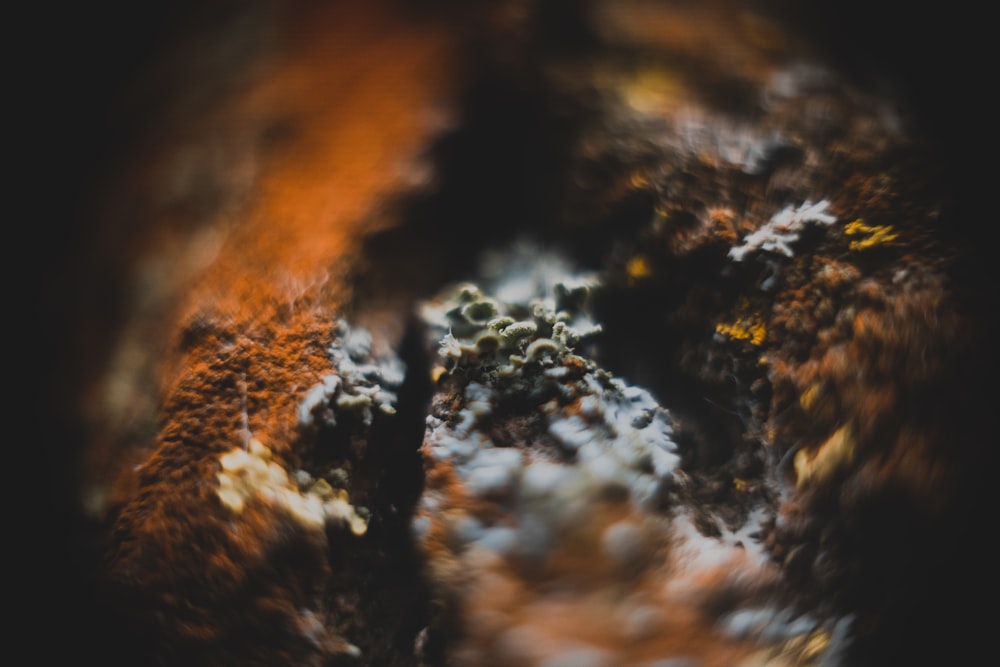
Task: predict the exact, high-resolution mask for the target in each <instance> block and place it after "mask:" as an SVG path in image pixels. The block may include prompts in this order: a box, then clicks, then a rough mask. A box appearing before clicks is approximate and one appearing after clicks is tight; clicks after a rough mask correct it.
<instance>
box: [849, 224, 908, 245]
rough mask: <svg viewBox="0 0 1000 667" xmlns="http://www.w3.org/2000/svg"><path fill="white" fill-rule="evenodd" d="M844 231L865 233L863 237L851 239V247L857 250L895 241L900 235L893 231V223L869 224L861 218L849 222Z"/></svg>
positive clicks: (856, 233)
mask: <svg viewBox="0 0 1000 667" xmlns="http://www.w3.org/2000/svg"><path fill="white" fill-rule="evenodd" d="M844 233H845V234H847V235H848V236H859V235H865V236H864V237H863V238H858V239H855V240H853V241H851V243H850V246H849V247H850V249H851V250H855V251H859V250H868V249H870V248H874V247H875V246H878V245H882V244H885V243H889V242H891V241H895V240H896V239H897V238H898V237H899V234H897V233H896V232H894V231H893V229H892V225H867V224H865V221H864V220H862V219H861V218H858V219H857V220H855V221H854V222H851V223H848V224H847V226H845V227H844Z"/></svg>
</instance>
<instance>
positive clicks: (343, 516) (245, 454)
mask: <svg viewBox="0 0 1000 667" xmlns="http://www.w3.org/2000/svg"><path fill="white" fill-rule="evenodd" d="M219 465H220V467H221V471H220V472H219V474H218V475H217V479H218V483H219V488H218V492H217V493H218V498H219V500H220V501H221V502H222V504H223V505H224V506H225V507H227V508H228V509H229V510H230V511H232V512H234V513H236V514H240V513H242V512H243V511H244V510H245V509H246V508H247V506H248V504H250V503H252V502H259V503H262V504H264V505H266V506H269V507H271V508H273V509H278V510H283V511H286V512H287V513H288V514H289V515H290V516H291V517H292V518H293V519H295V520H296V521H297V522H298V523H299V524H300V525H301V526H303V527H304V528H310V529H321V528H322V527H323V526H324V525H326V524H327V523H329V522H336V523H343V524H346V525H347V526H348V527H349V528H350V529H351V532H352V533H354V534H355V535H363V534H364V533H365V532H366V531H367V530H368V524H367V522H366V521H365V520H364V518H362V517H361V516H360V515H359V514H358V512H357V511H356V510H355V508H354V507H353V506H352V505H351V504H350V503H349V502H348V496H347V492H346V491H344V490H343V489H333V488H332V487H331V486H330V485H329V484H328V483H327V482H325V481H324V480H319V481H316V482H313V481H312V479H311V478H310V477H309V476H308V475H304V474H303V472H304V471H298V472H297V473H296V474H295V475H293V476H292V477H291V478H290V477H289V475H288V472H287V471H286V470H285V468H284V467H282V466H281V464H279V463H278V462H277V461H275V460H273V458H272V456H271V450H270V449H268V448H267V447H266V446H265V445H264V444H263V443H261V442H260V441H259V440H257V439H256V438H254V439H251V440H250V442H249V443H248V445H247V448H246V449H243V448H236V449H233V450H231V451H229V452H227V453H225V454H223V455H222V456H221V457H220V459H219ZM293 479H294V480H296V481H300V480H301V482H300V483H303V482H304V484H302V486H304V487H305V488H304V489H303V488H302V487H301V486H300V484H297V483H296V482H294V481H293Z"/></svg>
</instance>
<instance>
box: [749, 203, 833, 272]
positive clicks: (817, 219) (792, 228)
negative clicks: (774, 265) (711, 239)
mask: <svg viewBox="0 0 1000 667" xmlns="http://www.w3.org/2000/svg"><path fill="white" fill-rule="evenodd" d="M829 206H830V202H828V201H827V200H825V199H824V200H822V201H819V202H816V203H815V204H814V203H812V202H810V201H805V202H803V203H802V205H801V206H798V207H795V206H786V207H785V208H783V209H781V211H779V212H778V213H776V214H775V215H774V216H773V217H772V218H771V219H770V220H769V221H768V222H767V223H766V224H765V225H764V226H762V227H761V228H760V229H758V230H757V231H755V232H753V233H751V234H748V235H747V237H746V238H744V239H743V243H742V244H740V245H738V246H735V247H733V248H730V249H729V257H730V258H731V259H733V260H735V261H737V262H742V261H743V259H744V258H745V257H746V256H747V255H748V254H750V253H752V252H757V251H765V252H769V253H776V254H780V255H784V256H786V257H793V256H794V255H795V253H794V251H793V250H792V244H793V243H795V242H796V241H798V240H799V235H800V233H801V232H802V230H803V229H804V228H805V226H806V225H808V224H810V223H819V224H822V225H831V224H833V223H834V222H836V221H837V218H836V217H835V216H833V215H830V213H828V208H829Z"/></svg>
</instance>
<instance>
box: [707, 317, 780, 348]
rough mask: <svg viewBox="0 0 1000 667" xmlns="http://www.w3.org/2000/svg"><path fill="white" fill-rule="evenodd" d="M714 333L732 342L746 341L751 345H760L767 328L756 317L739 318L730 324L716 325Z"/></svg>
mask: <svg viewBox="0 0 1000 667" xmlns="http://www.w3.org/2000/svg"><path fill="white" fill-rule="evenodd" d="M715 331H716V333H720V334H722V335H723V336H726V337H728V338H732V339H734V340H745V341H748V342H749V343H750V344H752V345H761V344H762V343H763V342H764V338H765V337H766V336H767V327H765V326H764V322H763V321H762V320H761V319H760V318H759V317H756V316H751V317H741V318H739V319H738V320H736V321H735V322H733V323H732V324H717V325H715Z"/></svg>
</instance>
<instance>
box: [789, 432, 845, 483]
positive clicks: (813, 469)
mask: <svg viewBox="0 0 1000 667" xmlns="http://www.w3.org/2000/svg"><path fill="white" fill-rule="evenodd" d="M854 448H855V441H854V436H853V435H851V429H850V426H849V425H844V426H841V427H840V428H839V429H837V430H836V431H834V433H833V435H831V436H830V437H829V438H827V440H826V442H824V443H823V444H822V445H820V447H819V449H818V450H816V452H815V453H814V454H810V453H809V452H808V451H806V450H805V449H800V450H799V451H798V452H797V453H796V454H795V475H796V477H797V480H798V481H797V482H796V485H797V486H798V487H799V488H800V489H801V488H803V487H806V486H808V485H811V484H816V483H820V482H822V481H823V480H825V479H826V478H827V477H829V476H830V474H831V473H833V472H834V471H835V470H837V469H838V468H841V467H843V466H845V465H847V464H849V463H850V462H851V461H853V460H854Z"/></svg>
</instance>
